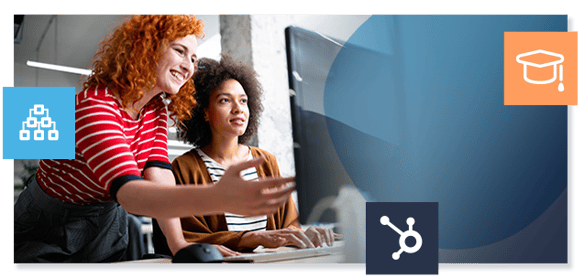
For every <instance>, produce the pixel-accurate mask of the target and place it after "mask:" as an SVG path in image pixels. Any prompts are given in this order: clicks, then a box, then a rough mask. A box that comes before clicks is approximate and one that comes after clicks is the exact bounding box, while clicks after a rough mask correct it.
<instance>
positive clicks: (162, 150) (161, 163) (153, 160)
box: [144, 108, 172, 170]
mask: <svg viewBox="0 0 584 278" xmlns="http://www.w3.org/2000/svg"><path fill="white" fill-rule="evenodd" d="M157 112H160V113H158V116H157V121H158V124H157V127H156V135H155V138H154V143H153V145H152V149H151V150H150V155H149V156H148V161H147V162H146V165H145V166H144V168H148V167H160V168H165V169H169V170H172V167H171V166H170V160H169V159H168V133H167V132H168V129H167V125H168V114H167V112H166V108H161V109H159V110H158V111H157Z"/></svg>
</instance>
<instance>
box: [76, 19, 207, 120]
mask: <svg viewBox="0 0 584 278" xmlns="http://www.w3.org/2000/svg"><path fill="white" fill-rule="evenodd" d="M203 27H204V23H203V21H201V20H197V18H196V17H195V16H191V15H135V16H132V17H130V18H129V19H127V20H126V22H124V23H123V24H122V25H121V26H120V27H119V28H117V29H116V30H114V31H113V33H111V34H110V35H109V36H108V37H107V38H106V40H105V41H103V42H102V43H100V49H99V51H98V53H97V54H95V56H94V58H93V61H94V62H93V74H92V75H91V76H89V78H88V79H87V80H86V81H85V82H84V84H83V88H84V89H87V88H92V87H96V86H99V85H106V86H108V87H109V88H110V89H113V90H114V91H116V92H117V93H118V94H119V96H120V98H121V101H122V105H123V106H124V107H126V108H127V107H129V106H131V105H130V104H133V103H135V102H136V101H138V100H140V99H141V98H142V95H143V93H142V89H144V88H146V89H149V88H153V87H154V86H155V85H156V75H155V73H154V71H155V69H156V66H157V65H158V60H160V57H161V56H162V53H163V52H164V49H166V46H167V45H168V44H169V43H170V42H172V41H174V40H176V39H178V38H182V37H185V36H187V35H195V36H196V37H197V38H202V37H204V31H203ZM194 90H195V88H194V86H193V84H192V82H191V81H189V82H187V83H186V84H185V85H183V87H182V88H181V89H180V90H179V92H178V93H177V94H176V95H173V96H169V98H170V99H171V100H172V102H171V103H170V104H169V105H168V111H169V112H170V115H169V116H170V118H172V119H174V120H175V122H178V121H181V120H184V119H187V118H189V117H190V111H191V108H192V107H193V106H195V100H194V99H193V92H194ZM153 100H154V101H151V102H150V103H149V104H148V105H154V106H157V107H161V106H162V107H163V106H164V104H163V103H162V100H161V98H154V99H153Z"/></svg>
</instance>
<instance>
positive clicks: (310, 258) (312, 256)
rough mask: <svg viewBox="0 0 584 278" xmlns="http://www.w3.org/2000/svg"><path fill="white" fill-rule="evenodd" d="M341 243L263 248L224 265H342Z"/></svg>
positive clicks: (165, 261) (229, 260)
mask: <svg viewBox="0 0 584 278" xmlns="http://www.w3.org/2000/svg"><path fill="white" fill-rule="evenodd" d="M342 250H343V242H342V241H335V244H334V245H333V246H332V247H319V248H306V249H298V248H295V247H279V248H264V249H259V250H254V252H253V253H243V254H242V255H241V256H236V257H226V258H225V263H240V262H242V261H251V262H253V263H318V264H327V263H342V262H344V256H343V251H342ZM171 262H172V260H171V259H167V258H164V259H148V260H138V261H131V262H125V263H171Z"/></svg>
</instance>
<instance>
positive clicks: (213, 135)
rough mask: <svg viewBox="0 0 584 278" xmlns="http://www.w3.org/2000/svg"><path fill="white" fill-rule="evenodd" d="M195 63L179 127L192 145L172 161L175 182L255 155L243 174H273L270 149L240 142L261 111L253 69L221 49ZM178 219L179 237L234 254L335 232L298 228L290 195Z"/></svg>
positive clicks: (201, 178)
mask: <svg viewBox="0 0 584 278" xmlns="http://www.w3.org/2000/svg"><path fill="white" fill-rule="evenodd" d="M198 67H199V70H198V71H197V75H196V76H195V77H193V79H194V80H195V88H196V90H197V94H196V95H195V99H196V100H197V106H196V107H195V108H194V109H193V110H192V115H193V116H192V118H191V119H190V120H186V121H183V125H182V129H181V130H180V132H179V133H180V135H181V137H182V138H183V139H184V140H185V142H187V143H190V144H192V145H194V146H196V148H194V149H192V150H191V151H189V152H187V153H185V154H183V155H181V156H179V157H177V158H176V159H175V160H174V161H173V162H172V169H173V172H174V175H175V178H176V182H177V184H209V183H211V182H213V183H216V182H220V181H221V180H222V177H224V173H225V169H226V168H227V167H229V166H230V165H233V164H235V163H241V162H244V161H249V160H251V159H253V158H257V157H263V158H264V159H265V161H266V162H265V163H264V164H262V165H257V166H256V167H254V168H249V169H246V170H244V171H242V174H243V177H244V179H246V180H256V179H258V178H263V177H279V176H280V170H279V168H278V163H277V161H276V158H275V157H274V156H273V155H272V154H270V153H269V152H267V151H265V150H262V149H259V148H255V147H250V146H247V145H245V144H246V143H247V141H248V140H249V139H250V138H251V137H252V136H254V135H255V133H256V131H257V128H258V125H259V119H260V116H261V112H262V104H261V96H262V88H261V86H260V84H259V82H258V80H257V77H256V73H255V72H254V70H253V69H252V68H251V67H249V66H246V65H244V64H243V63H241V62H238V61H235V60H233V59H232V58H230V57H229V56H228V55H226V54H223V55H222V56H221V60H220V61H219V62H218V61H215V60H211V59H201V61H200V62H199V64H198ZM238 201H240V202H241V201H243V200H238ZM181 224H182V229H183V236H184V240H186V241H188V242H203V243H211V244H214V245H215V246H216V247H217V248H218V249H219V251H220V252H221V253H222V254H223V255H224V256H233V255H238V254H239V252H237V251H250V250H253V249H254V248H256V247H258V246H259V245H262V246H264V247H279V246H284V245H295V246H297V247H300V248H308V247H310V248H314V247H315V246H324V245H325V244H328V245H329V246H332V244H333V241H334V237H335V236H336V235H335V234H334V233H333V232H332V231H331V230H330V229H321V228H315V227H312V228H309V229H307V230H306V231H302V230H301V229H300V225H299V223H298V212H297V210H296V207H295V205H294V201H293V200H292V198H291V197H289V198H288V201H287V203H286V204H284V205H283V206H281V207H280V209H279V210H278V211H277V212H276V213H274V214H267V215H262V216H257V217H244V216H242V215H238V214H234V213H229V212H227V213H224V214H217V215H207V216H202V215H196V216H190V217H183V218H181ZM181 240H182V237H181Z"/></svg>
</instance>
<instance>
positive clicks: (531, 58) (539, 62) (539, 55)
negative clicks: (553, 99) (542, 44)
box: [516, 49, 564, 92]
mask: <svg viewBox="0 0 584 278" xmlns="http://www.w3.org/2000/svg"><path fill="white" fill-rule="evenodd" d="M516 60H517V62H518V63H520V64H523V79H525V81H527V82H528V83H531V84H549V83H552V82H554V81H556V79H557V77H558V64H560V63H562V62H563V61H564V56H563V55H562V54H558V53H554V52H550V51H546V50H542V49H538V50H534V51H530V52H525V53H521V54H519V55H517V58H516ZM530 66H531V67H535V68H540V69H541V68H545V67H549V66H552V67H553V70H554V76H553V77H552V78H549V79H547V80H532V79H530V78H528V77H527V69H528V68H529V67H530ZM559 68H560V74H559V75H560V85H558V91H560V92H562V91H564V84H562V81H563V78H564V72H563V71H564V67H563V66H562V65H560V66H559Z"/></svg>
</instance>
